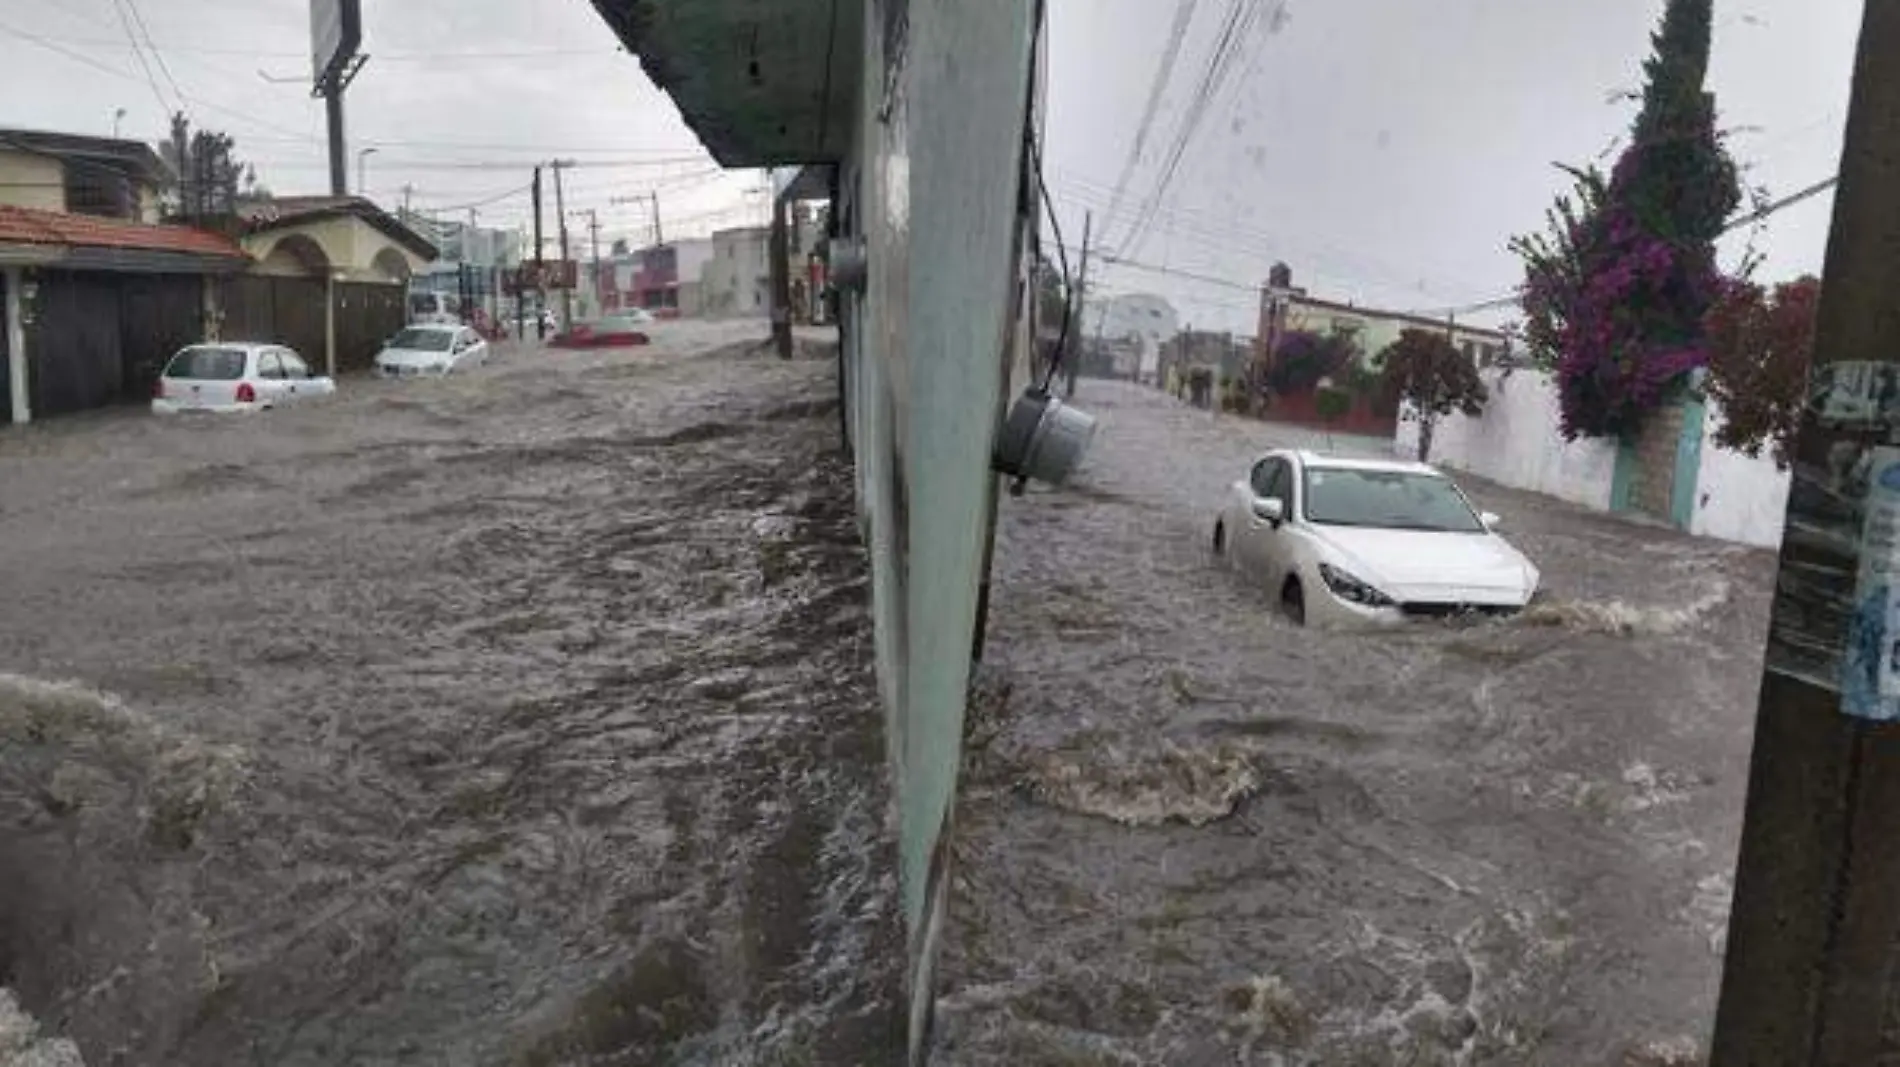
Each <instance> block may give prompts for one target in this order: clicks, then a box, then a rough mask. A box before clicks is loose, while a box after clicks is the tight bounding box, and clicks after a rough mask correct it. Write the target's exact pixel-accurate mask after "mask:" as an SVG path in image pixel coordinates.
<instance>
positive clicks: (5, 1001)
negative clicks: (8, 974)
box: [0, 988, 86, 1067]
mask: <svg viewBox="0 0 1900 1067" xmlns="http://www.w3.org/2000/svg"><path fill="white" fill-rule="evenodd" d="M0 1067H86V1061H85V1060H84V1059H83V1058H82V1057H81V1056H80V1055H79V1046H78V1045H75V1044H73V1043H72V1041H70V1040H69V1039H67V1038H63V1037H44V1036H42V1035H41V1034H40V1024H39V1023H38V1022H37V1021H36V1020H35V1019H34V1018H33V1017H32V1016H31V1015H28V1014H27V1013H26V1012H25V1011H24V1010H23V1009H22V1008H21V1007H20V1005H19V1002H18V1001H16V1000H14V999H13V991H12V990H10V989H5V988H0Z"/></svg>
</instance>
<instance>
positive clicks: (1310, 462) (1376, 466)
mask: <svg viewBox="0 0 1900 1067" xmlns="http://www.w3.org/2000/svg"><path fill="white" fill-rule="evenodd" d="M1273 454H1274V455H1280V456H1291V457H1293V458H1294V459H1297V460H1299V462H1300V466H1302V467H1315V468H1318V469H1320V470H1334V471H1386V472H1390V473H1393V474H1430V475H1434V476H1437V477H1440V478H1443V477H1444V476H1445V472H1444V471H1441V470H1439V469H1438V468H1437V467H1433V466H1431V465H1429V464H1425V463H1419V462H1416V461H1414V460H1409V459H1366V458H1361V457H1357V456H1330V455H1327V454H1326V453H1324V452H1315V451H1313V450H1312V449H1308V448H1295V449H1288V450H1286V451H1283V452H1276V453H1273Z"/></svg>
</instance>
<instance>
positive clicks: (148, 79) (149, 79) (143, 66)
mask: <svg viewBox="0 0 1900 1067" xmlns="http://www.w3.org/2000/svg"><path fill="white" fill-rule="evenodd" d="M112 10H113V11H114V12H115V13H117V14H118V16H119V25H120V26H122V27H124V28H125V39H126V41H128V42H129V43H130V44H131V45H132V55H133V57H134V58H135V59H137V60H138V61H139V69H140V70H143V71H144V72H145V84H146V85H149V86H151V87H152V99H154V100H157V101H158V110H159V111H160V112H162V113H164V114H170V113H171V111H172V105H170V104H168V103H166V102H165V94H164V93H162V92H160V91H159V89H158V77H157V76H156V75H154V74H153V73H152V64H151V63H150V62H149V61H147V60H146V58H145V50H144V49H143V48H140V47H139V39H138V35H137V34H136V33H134V32H133V30H132V20H131V18H129V17H128V16H127V15H126V13H125V5H124V4H123V3H120V2H119V0H113V3H112ZM174 88H176V86H174ZM181 103H182V101H181Z"/></svg>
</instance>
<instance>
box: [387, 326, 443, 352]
mask: <svg viewBox="0 0 1900 1067" xmlns="http://www.w3.org/2000/svg"><path fill="white" fill-rule="evenodd" d="M454 336H455V335H454V334H452V333H450V332H449V331H447V330H404V331H403V332H401V333H399V334H397V335H396V336H395V337H394V338H392V339H391V340H390V342H389V347H391V348H407V349H412V350H414V351H418V352H447V351H448V350H449V340H450V338H452V337H454Z"/></svg>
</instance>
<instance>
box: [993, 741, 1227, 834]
mask: <svg viewBox="0 0 1900 1067" xmlns="http://www.w3.org/2000/svg"><path fill="white" fill-rule="evenodd" d="M1027 785H1028V787H1029V790H1030V792H1031V793H1032V794H1033V795H1034V796H1035V797H1036V798H1037V799H1039V800H1041V801H1043V802H1044V803H1047V804H1052V805H1054V806H1056V807H1059V808H1064V809H1066V810H1069V811H1074V812H1080V813H1082V814H1085V815H1097V816H1100V817H1102V818H1105V819H1110V820H1113V821H1115V822H1118V823H1121V824H1123V825H1125V826H1159V825H1161V824H1163V823H1168V822H1182V823H1186V824H1188V825H1189V826H1205V825H1206V824H1208V823H1210V822H1213V821H1214V820H1216V819H1222V818H1226V817H1227V816H1229V815H1231V814H1233V812H1234V809H1235V808H1236V807H1237V806H1238V805H1239V804H1240V802H1241V801H1242V800H1245V799H1246V798H1247V797H1248V796H1251V795H1252V794H1253V792H1254V791H1255V790H1257V789H1258V788H1260V776H1259V773H1258V772H1257V771H1256V770H1255V769H1254V767H1253V764H1252V763H1251V762H1250V761H1249V760H1248V759H1247V757H1246V756H1245V755H1244V754H1242V753H1241V752H1240V750H1239V749H1237V748H1234V747H1232V746H1229V745H1216V746H1208V747H1199V748H1185V747H1182V746H1180V745H1177V744H1174V743H1172V742H1165V741H1164V742H1162V743H1160V744H1159V745H1158V746H1157V747H1155V748H1153V749H1148V750H1144V751H1134V752H1131V751H1127V750H1126V749H1123V748H1121V747H1119V746H1116V745H1113V744H1108V743H1101V744H1095V745H1091V746H1090V747H1088V748H1087V749H1086V750H1085V751H1081V752H1061V753H1057V754H1055V755H1052V756H1050V757H1049V758H1047V759H1045V760H1043V761H1042V762H1041V763H1040V765H1038V766H1036V767H1035V768H1033V769H1032V770H1031V771H1030V773H1029V775H1028V776H1027Z"/></svg>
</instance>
